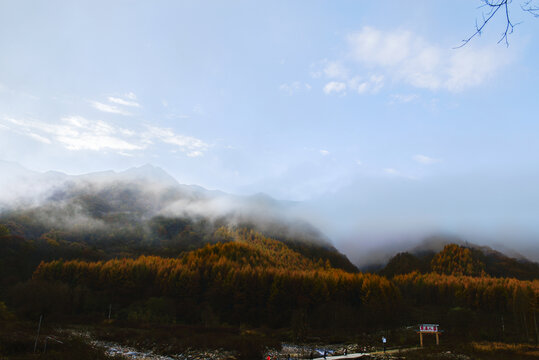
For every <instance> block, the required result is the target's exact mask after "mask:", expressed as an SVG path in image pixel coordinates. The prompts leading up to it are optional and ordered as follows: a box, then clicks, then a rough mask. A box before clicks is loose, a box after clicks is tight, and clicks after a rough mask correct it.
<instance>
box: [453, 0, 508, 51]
mask: <svg viewBox="0 0 539 360" xmlns="http://www.w3.org/2000/svg"><path fill="white" fill-rule="evenodd" d="M508 1H511V0H499V1H494V0H483V5H481V6H480V7H487V8H488V9H489V10H488V11H487V12H483V13H482V14H481V15H482V17H483V23H482V24H481V26H478V25H477V19H476V20H475V32H474V33H473V34H472V35H471V36H470V37H468V38H467V39H464V40H462V44H460V45H459V46H457V47H455V48H456V49H458V48H461V47H463V46H464V45H466V44H468V43H469V42H470V40H472V39H473V38H474V37H476V36H477V35H479V36H480V35H481V32H482V31H483V29H484V28H485V26H486V25H487V24H488V22H489V21H490V19H492V18H493V17H494V15H496V13H497V12H498V10H500V9H501V8H502V7H505V10H506V14H507V18H508V19H509V17H508V16H509V12H508V10H507V3H508ZM485 15H486V17H485ZM509 23H510V22H509ZM512 28H513V25H512V24H511V32H512ZM508 30H509V28H508V27H507V28H506V29H505V33H504V35H503V36H502V38H501V39H500V41H502V40H503V39H504V38H505V39H506V41H507V31H508ZM498 42H499V41H498Z"/></svg>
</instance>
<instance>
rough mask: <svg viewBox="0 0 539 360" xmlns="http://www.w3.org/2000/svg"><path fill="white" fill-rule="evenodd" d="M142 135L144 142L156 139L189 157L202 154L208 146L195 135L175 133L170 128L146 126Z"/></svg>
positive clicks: (151, 141)
mask: <svg viewBox="0 0 539 360" xmlns="http://www.w3.org/2000/svg"><path fill="white" fill-rule="evenodd" d="M143 137H144V138H145V142H146V143H153V140H155V139H157V140H159V141H161V142H164V143H166V144H171V145H175V146H177V147H178V148H179V150H180V151H182V152H185V153H186V154H187V156H189V157H198V156H202V155H204V152H205V151H206V150H208V148H209V147H210V146H209V145H208V144H206V143H205V142H204V141H202V140H200V139H197V138H195V137H192V136H186V135H181V134H176V133H174V131H173V130H172V129H168V128H160V127H156V126H148V131H147V132H146V133H145V134H144V135H143Z"/></svg>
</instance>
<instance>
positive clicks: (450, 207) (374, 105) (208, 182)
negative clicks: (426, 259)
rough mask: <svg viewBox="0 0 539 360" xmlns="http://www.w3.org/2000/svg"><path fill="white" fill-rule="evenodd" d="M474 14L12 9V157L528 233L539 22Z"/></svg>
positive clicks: (368, 5)
mask: <svg viewBox="0 0 539 360" xmlns="http://www.w3.org/2000/svg"><path fill="white" fill-rule="evenodd" d="M479 5H480V2H478V1H469V0H462V1H452V2H441V1H440V2H438V1H427V0H424V1H415V2H413V5H410V3H409V2H398V1H372V2H359V1H339V2H335V1H294V2H290V1H268V2H252V1H227V2H223V1H214V2H207V1H184V2H177V1H170V2H169V1H159V2H142V1H139V2H135V1H115V2H110V1H87V2H82V1H78V2H69V1H57V2H55V1H51V2H46V3H45V2H37V3H36V2H33V1H16V2H2V3H1V4H0V54H2V55H1V56H0V158H1V159H3V160H9V161H16V162H19V163H21V164H22V165H24V166H26V167H28V168H30V169H33V170H39V171H46V170H59V171H63V172H67V173H70V174H80V173H86V172H91V171H99V170H105V169H115V170H122V169H126V168H129V167H132V166H138V165H142V164H145V163H151V164H154V165H157V166H160V167H162V168H163V169H165V170H166V171H168V172H169V173H170V174H172V175H173V176H175V177H176V178H177V179H178V180H179V181H180V182H182V183H187V184H193V183H194V184H199V185H201V186H205V187H207V188H212V189H220V190H224V191H228V192H232V193H237V194H250V193H256V192H266V193H268V194H270V195H272V196H274V197H277V198H280V199H291V200H307V201H313V202H314V203H317V204H327V203H331V202H332V201H333V200H334V199H341V201H338V202H337V203H338V204H339V205H338V206H337V205H335V211H329V210H327V209H328V207H327V206H326V205H324V207H325V208H326V210H327V212H328V213H331V214H333V216H334V217H340V216H341V213H342V214H344V213H346V218H349V219H348V220H347V221H346V223H347V224H348V225H349V227H350V226H351V225H350V224H353V223H356V222H359V223H361V221H356V220H355V218H354V217H358V216H361V214H363V215H364V218H368V219H370V220H368V221H367V220H366V221H367V222H369V223H377V221H382V220H380V219H384V218H385V217H384V216H386V215H387V216H389V217H391V216H393V217H400V216H402V215H403V214H413V215H414V216H415V217H414V219H415V220H413V221H411V222H412V223H414V224H415V222H414V221H416V222H418V223H421V224H422V223H423V221H427V222H428V223H429V224H430V225H429V226H431V225H432V226H435V227H436V226H438V227H440V228H444V229H445V228H447V229H453V228H456V227H458V226H457V225H455V224H460V225H459V226H461V225H462V224H467V223H469V222H471V223H473V222H476V223H481V224H484V227H486V228H489V229H491V230H492V229H495V228H497V227H496V226H498V225H500V221H501V219H502V220H503V219H509V220H507V223H508V224H510V225H511V226H516V227H518V228H519V229H522V230H523V231H524V230H525V231H532V232H533V233H535V231H536V230H538V229H537V225H536V224H535V221H534V219H535V217H534V216H535V215H537V214H538V213H539V211H538V207H539V205H537V202H535V200H538V199H539V196H538V195H537V191H536V190H535V184H536V183H537V182H536V180H538V179H539V166H538V164H539V141H538V140H539V122H538V121H537V115H536V114H537V112H536V108H537V104H538V100H539V85H538V80H539V67H538V66H537V64H538V63H539V37H538V36H537V34H539V31H538V30H539V20H536V19H534V18H533V17H532V16H530V15H529V14H526V13H523V12H522V11H521V10H520V7H519V4H518V3H517V2H515V3H514V4H513V5H512V7H513V8H512V13H511V15H512V17H513V21H514V22H515V23H517V22H521V23H520V24H519V25H518V26H517V27H516V28H515V32H514V34H512V35H511V36H510V37H509V42H510V46H509V47H506V46H505V45H504V44H497V41H498V40H499V38H500V33H501V32H502V31H503V28H504V25H505V24H504V22H503V19H501V18H499V19H494V21H492V23H491V24H489V25H488V26H487V28H486V30H485V32H484V33H483V35H482V36H481V37H479V38H476V39H474V40H473V41H471V42H470V43H469V44H468V45H467V46H465V47H463V48H460V49H454V47H455V46H457V45H459V44H460V41H461V39H463V38H465V37H467V36H469V35H470V34H471V33H472V32H473V30H474V26H475V19H476V18H480V17H481V11H482V10H481V9H478V6H479ZM424 189H429V190H428V191H424ZM476 190H477V191H478V190H484V191H486V192H485V193H484V194H483V193H481V192H479V195H477V196H475V197H474V196H473V194H477V192H476ZM364 194H370V195H369V196H366V195H364ZM387 194H393V195H392V196H388V195H387ZM411 194H413V195H411ZM403 197H404V198H405V199H403ZM433 197H434V198H435V200H433ZM487 198H488V199H490V200H489V201H490V202H489V201H486V200H485V199H487ZM399 199H401V200H402V201H401V200H399ZM455 199H461V200H458V201H457V200H455ZM508 199H509V200H508ZM335 201H336V200H335ZM403 203H405V204H407V205H406V206H404V205H403ZM440 203H441V204H443V206H440V207H443V208H444V210H443V211H440V210H439V208H440V207H438V206H437V204H440ZM418 204H419V205H418ZM421 204H424V205H421ZM329 208H331V207H329ZM377 208H380V209H381V210H380V211H379V213H380V215H377V216H378V217H377V218H376V219H377V220H376V221H375V220H373V219H374V218H372V216H373V215H372V213H373V212H374V213H376V211H374V210H372V209H377ZM437 209H438V210H437ZM468 213H469V215H466V214H468ZM331 214H328V216H329V215H331ZM388 214H389V215H388ZM463 214H464V215H463ZM418 219H420V220H418ZM425 219H428V220H425ZM399 221H400V222H402V220H399ZM502 222H503V221H502ZM344 223H345V221H344V220H343V223H342V224H341V223H339V224H340V225H334V227H336V226H341V225H343V224H344ZM433 224H434V225H433ZM515 224H516V225H515ZM343 226H344V225H343ZM504 226H505V225H504ZM508 226H509V225H508ZM492 231H494V230H492Z"/></svg>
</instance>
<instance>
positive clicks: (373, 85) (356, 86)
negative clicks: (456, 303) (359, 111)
mask: <svg viewBox="0 0 539 360" xmlns="http://www.w3.org/2000/svg"><path fill="white" fill-rule="evenodd" d="M383 86H384V76H382V75H371V76H369V77H367V78H362V77H359V76H356V77H354V78H352V79H350V80H349V81H348V87H349V88H350V89H352V90H355V91H357V93H358V94H360V95H361V94H366V93H371V94H375V93H377V92H378V91H380V89H381V88H382V87H383Z"/></svg>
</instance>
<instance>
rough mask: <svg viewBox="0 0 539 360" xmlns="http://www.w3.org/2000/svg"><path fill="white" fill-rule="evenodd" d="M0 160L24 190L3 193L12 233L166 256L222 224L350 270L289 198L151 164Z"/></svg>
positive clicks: (4, 218) (203, 239) (204, 239)
mask: <svg viewBox="0 0 539 360" xmlns="http://www.w3.org/2000/svg"><path fill="white" fill-rule="evenodd" d="M3 165H5V163H0V171H4V170H2V166H3ZM8 165H9V166H6V171H7V172H8V174H7V176H6V177H5V178H4V182H6V183H10V179H11V185H10V186H13V187H17V186H21V187H22V188H24V189H25V192H24V193H23V194H21V193H20V192H15V195H19V194H20V197H18V198H17V197H16V196H11V198H8V199H5V198H4V199H3V200H8V201H4V202H3V206H2V207H1V209H3V210H2V211H1V213H0V223H4V224H6V225H7V226H8V227H9V228H10V229H11V232H12V233H13V234H15V235H19V236H23V237H25V238H29V239H37V238H43V237H45V238H47V237H50V236H53V237H58V236H59V237H60V240H65V241H71V242H76V243H85V244H98V243H99V244H101V245H99V247H102V246H103V243H104V242H108V243H109V244H107V249H109V250H108V251H111V252H112V253H118V254H121V253H122V252H132V249H134V248H140V247H143V248H146V249H149V247H151V246H152V247H154V248H159V249H161V251H163V252H165V253H167V254H168V255H172V254H174V253H178V252H181V251H185V250H192V249H194V248H198V247H202V246H204V244H206V243H208V242H211V241H212V240H211V237H212V234H213V233H214V232H215V230H216V229H218V228H219V227H222V226H227V227H232V228H236V229H240V228H246V229H252V230H255V231H258V232H260V233H262V234H264V235H266V236H269V237H272V238H275V239H277V240H279V241H283V242H284V243H286V244H288V245H289V246H290V247H291V248H292V249H293V250H295V251H299V252H301V253H303V254H304V255H306V256H308V257H309V258H312V259H318V258H319V257H322V258H323V260H328V259H329V260H330V262H331V263H332V264H333V265H334V266H337V267H342V268H344V269H346V270H348V271H357V269H356V268H355V266H354V265H352V264H351V263H350V261H349V260H348V259H347V258H346V256H344V255H342V254H341V253H339V252H338V251H337V250H336V249H335V248H334V247H333V246H332V245H331V244H330V242H329V240H328V239H327V237H326V236H324V235H323V234H322V233H321V232H320V231H319V230H318V229H317V228H316V227H315V226H313V225H312V224H310V223H309V222H307V221H305V220H302V219H300V218H297V217H295V216H294V215H293V212H292V211H291V210H292V209H293V207H294V203H293V202H288V201H279V200H275V199H273V198H271V197H270V196H268V195H266V194H260V193H259V194H254V195H251V196H237V195H231V194H226V193H224V192H220V191H210V190H206V189H204V188H202V187H200V186H196V185H183V184H180V183H178V182H177V181H176V180H175V179H174V178H173V177H172V176H170V175H169V174H168V173H167V172H165V171H164V170H162V169H161V168H158V167H155V166H152V165H144V166H141V167H135V168H130V169H127V170H125V171H121V172H114V171H103V172H97V173H89V174H84V175H76V176H71V175H66V174H63V173H58V172H47V173H37V172H32V171H29V170H26V169H24V168H23V167H20V166H17V165H16V164H8ZM9 169H15V170H16V171H15V170H14V171H12V173H10V170H9ZM6 171H4V172H6ZM21 179H23V180H21ZM40 184H41V186H39V185H40ZM32 187H34V191H31V190H30V189H31V188H32ZM51 234H54V235H51ZM59 234H61V235H59ZM122 249H123V250H122ZM141 251H142V250H141ZM151 251H153V250H151Z"/></svg>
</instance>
